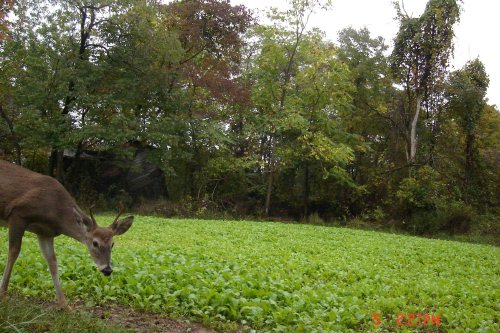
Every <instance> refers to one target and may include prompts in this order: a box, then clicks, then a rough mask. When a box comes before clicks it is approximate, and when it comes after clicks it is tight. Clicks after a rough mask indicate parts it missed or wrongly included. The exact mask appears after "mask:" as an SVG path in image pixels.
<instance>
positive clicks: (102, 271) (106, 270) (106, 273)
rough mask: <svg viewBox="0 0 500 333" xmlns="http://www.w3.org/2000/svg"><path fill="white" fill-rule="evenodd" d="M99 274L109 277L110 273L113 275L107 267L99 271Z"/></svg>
mask: <svg viewBox="0 0 500 333" xmlns="http://www.w3.org/2000/svg"><path fill="white" fill-rule="evenodd" d="M101 273H102V274H104V275H105V276H110V275H111V273H113V269H111V267H109V266H106V267H105V268H103V269H101Z"/></svg>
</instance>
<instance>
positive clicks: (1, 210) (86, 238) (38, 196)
mask: <svg viewBox="0 0 500 333" xmlns="http://www.w3.org/2000/svg"><path fill="white" fill-rule="evenodd" d="M122 212H123V210H122V211H121V212H120V214H119V215H118V216H117V217H116V219H115V221H114V222H113V223H112V224H111V225H110V226H109V227H99V226H98V225H97V223H96V221H95V219H94V216H93V215H92V211H91V212H90V218H89V217H88V216H87V215H85V214H84V213H83V212H82V210H81V209H80V208H79V207H78V205H77V204H76V202H75V200H74V199H73V198H72V197H71V195H70V194H69V193H68V192H67V191H66V190H65V189H64V187H63V186H62V185H61V184H60V183H59V182H58V181H57V180H55V179H54V178H52V177H49V176H44V175H41V174H39V173H36V172H33V171H30V170H28V169H25V168H23V167H20V166H17V165H14V164H12V163H9V162H7V161H2V160H0V225H2V226H6V227H8V228H9V255H8V257H7V263H6V265H5V270H4V273H3V278H2V282H1V285H0V298H5V296H6V293H7V287H8V285H9V279H10V275H11V272H12V267H13V266H14V263H15V261H16V259H17V257H18V255H19V252H20V250H21V242H22V238H23V235H24V232H25V231H31V232H33V233H35V234H36V235H37V236H38V243H39V245H40V249H41V251H42V254H43V256H44V258H45V260H46V261H47V265H48V267H49V270H50V274H51V276H52V282H53V283H54V287H55V289H56V296H57V302H58V305H59V306H60V307H61V308H67V307H68V304H67V302H66V298H65V297H64V294H63V292H62V289H61V285H60V283H59V277H58V273H57V261H56V255H55V253H54V237H56V236H59V235H61V234H63V235H66V236H69V237H72V238H74V239H76V240H77V241H79V242H81V243H83V244H85V246H87V248H88V250H89V252H90V254H91V256H92V258H93V259H94V262H95V263H96V265H97V267H98V268H99V270H100V271H101V272H102V274H104V275H106V276H108V275H110V274H111V273H112V271H113V270H112V269H111V249H112V247H113V245H114V243H113V236H117V235H121V234H123V233H124V232H126V231H127V230H128V229H129V228H130V226H131V225H132V222H133V220H134V217H133V216H129V217H127V218H125V219H122V220H118V218H119V217H120V215H121V213H122Z"/></svg>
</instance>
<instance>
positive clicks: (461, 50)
mask: <svg viewBox="0 0 500 333" xmlns="http://www.w3.org/2000/svg"><path fill="white" fill-rule="evenodd" d="M399 1H400V2H401V0H399ZM463 2H464V3H463V6H462V8H463V11H462V14H461V18H460V23H459V24H458V25H457V26H456V29H455V35H456V37H455V58H454V59H453V60H452V62H451V64H452V66H453V69H459V68H461V67H462V66H463V65H464V64H465V63H466V62H467V61H468V60H472V59H475V58H476V57H479V59H480V60H481V61H482V62H483V63H484V65H485V67H486V71H487V73H488V74H489V77H490V86H489V89H488V95H487V97H488V99H489V103H490V104H496V105H497V106H499V107H500V55H499V54H498V50H499V46H498V43H499V42H498V41H499V40H500V38H499V35H500V18H499V14H500V1H498V0H464V1H463ZM231 3H232V4H244V5H245V6H246V7H248V8H251V9H261V10H264V9H267V8H269V7H270V6H273V7H278V8H282V9H286V8H287V1H286V0H231ZM333 3H334V7H333V9H331V10H329V11H327V12H325V11H323V12H318V13H316V14H315V15H314V16H313V18H312V19H311V20H310V26H311V27H313V26H314V27H318V28H320V29H321V30H323V31H325V32H326V36H327V38H329V39H330V40H333V41H336V40H337V34H338V32H339V31H340V30H342V29H343V28H345V27H347V26H352V27H354V28H362V27H367V28H368V30H370V32H371V33H372V36H373V37H375V36H382V37H384V39H385V40H386V43H387V44H388V45H391V46H392V39H393V38H394V36H395V35H396V33H397V30H398V24H397V22H396V21H394V17H395V16H396V11H395V9H394V7H393V5H392V0H333ZM426 3H427V0H404V5H405V8H406V12H407V13H408V14H410V15H412V16H419V15H420V14H422V12H423V11H424V8H425V4H426Z"/></svg>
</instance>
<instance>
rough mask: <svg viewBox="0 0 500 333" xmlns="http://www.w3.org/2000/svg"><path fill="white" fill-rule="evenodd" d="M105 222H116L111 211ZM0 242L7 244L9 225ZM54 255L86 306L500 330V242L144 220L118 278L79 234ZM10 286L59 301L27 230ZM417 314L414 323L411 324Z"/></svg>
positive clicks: (336, 326) (343, 328)
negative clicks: (106, 273)
mask: <svg viewBox="0 0 500 333" xmlns="http://www.w3.org/2000/svg"><path fill="white" fill-rule="evenodd" d="M98 221H102V222H105V223H109V222H110V221H111V217H107V216H99V217H98ZM105 223H103V224H105ZM0 244H4V248H5V249H6V244H7V243H6V233H5V231H3V230H2V231H1V233H0ZM5 252H6V250H5V251H0V264H3V263H4V260H5V254H6V253H5ZM56 252H57V253H58V258H59V266H60V271H61V279H62V284H63V289H64V290H65V292H66V294H67V296H68V298H70V299H73V300H80V301H81V302H85V303H86V305H88V306H92V305H95V304H103V303H104V304H111V303H120V304H127V305H131V306H133V307H135V308H137V309H145V310H149V311H154V312H158V313H169V314H173V315H179V316H187V317H190V318H194V319H196V320H200V321H204V322H205V323H208V324H210V325H212V326H214V325H215V326H217V325H222V327H223V328H225V329H229V328H231V327H233V328H234V327H236V325H243V326H246V327H250V328H253V329H257V330H262V331H271V330H272V331H276V332H348V331H352V332H357V331H390V332H391V331H401V330H403V331H405V330H406V331H412V330H414V327H413V326H412V327H409V324H413V325H415V324H417V325H418V324H420V326H419V328H418V329H419V330H421V331H425V332H437V331H439V332H467V331H470V332H479V331H481V332H498V331H500V324H499V322H500V315H499V313H500V308H499V307H500V304H499V302H498V300H499V299H500V292H499V291H500V279H499V277H500V265H499V264H500V249H499V248H497V247H493V246H489V245H477V244H467V243H459V242H453V241H443V240H434V239H423V238H418V237H411V236H404V235H393V234H389V233H379V232H373V231H363V230H352V229H346V228H332V227H319V226H308V225H297V224H280V223H264V222H244V221H239V222H235V221H205V220H203V221H202V220H173V219H161V218H154V217H144V216H139V217H137V218H136V222H135V224H134V225H133V226H132V228H131V230H130V231H129V232H128V233H126V234H125V235H123V236H121V237H120V238H117V239H116V245H115V249H114V252H113V260H114V263H115V264H114V273H113V275H112V276H111V278H106V277H103V276H102V275H100V273H99V272H97V269H96V268H95V267H94V264H93V263H92V262H91V259H90V257H89V255H88V254H87V253H86V250H85V249H84V248H83V246H81V245H80V244H77V243H76V242H75V241H73V240H70V239H68V238H66V237H59V238H57V239H56ZM10 287H11V289H13V290H15V291H16V292H19V293H21V294H23V295H25V296H33V297H37V298H41V299H45V300H52V299H54V291H53V287H52V283H51V281H50V276H49V273H48V271H47V268H46V266H45V263H44V262H43V259H42V257H41V254H39V250H38V249H37V242H36V238H35V237H25V240H24V244H23V250H22V253H21V256H20V258H19V261H18V263H17V264H16V266H15V268H14V272H13V277H12V280H11V285H10ZM401 314H404V320H403V321H398V318H399V319H401ZM411 314H414V315H415V320H414V321H410V322H409V323H408V319H411ZM418 314H420V315H421V319H420V322H417V319H418ZM425 314H428V315H433V316H435V317H437V316H439V319H440V323H439V326H438V325H437V324H434V325H432V324H429V323H426V324H425V325H424V324H423V318H424V315H425ZM374 315H375V318H380V325H379V326H376V325H374V324H378V322H377V320H374ZM20 322H21V321H20ZM398 324H403V325H402V326H401V327H400V326H399V325H398Z"/></svg>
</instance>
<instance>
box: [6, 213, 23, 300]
mask: <svg viewBox="0 0 500 333" xmlns="http://www.w3.org/2000/svg"><path fill="white" fill-rule="evenodd" d="M25 230H26V228H25V225H24V223H23V222H22V221H18V220H17V219H16V218H15V217H10V218H9V255H8V257H7V263H6V264H5V270H4V272H3V277H2V282H1V284H0V298H5V296H6V295H7V287H8V286H9V280H10V274H11V273H12V267H14V263H15V262H16V260H17V257H18V256H19V252H21V244H22V240H23V235H24V231H25Z"/></svg>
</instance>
